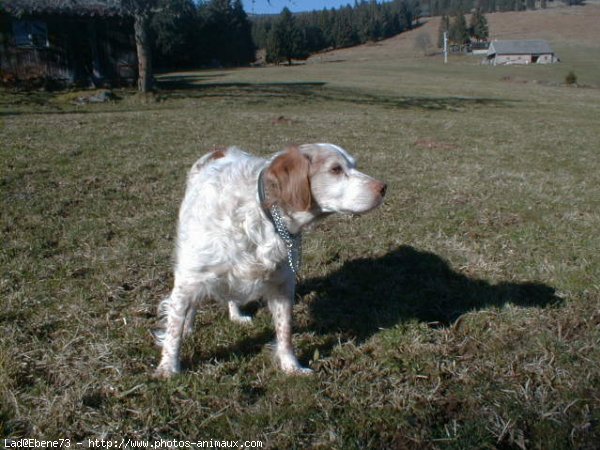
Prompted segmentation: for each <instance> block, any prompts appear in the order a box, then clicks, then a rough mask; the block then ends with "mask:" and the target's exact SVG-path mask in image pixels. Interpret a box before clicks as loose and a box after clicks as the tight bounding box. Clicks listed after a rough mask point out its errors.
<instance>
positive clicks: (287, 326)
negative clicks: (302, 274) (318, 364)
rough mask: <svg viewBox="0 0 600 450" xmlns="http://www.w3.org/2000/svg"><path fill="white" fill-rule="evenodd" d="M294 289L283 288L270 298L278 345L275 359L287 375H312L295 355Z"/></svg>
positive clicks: (290, 287) (270, 308)
mask: <svg viewBox="0 0 600 450" xmlns="http://www.w3.org/2000/svg"><path fill="white" fill-rule="evenodd" d="M293 292H294V287H293V285H292V286H282V287H281V289H280V290H279V291H278V292H274V293H272V295H270V296H269V297H268V304H269V310H270V311H271V314H272V315H273V323H274V325H275V334H276V336H277V344H276V347H275V357H276V358H277V360H278V362H279V366H280V367H281V370H283V371H284V372H285V373H287V374H310V373H312V370H311V369H308V368H305V367H302V366H301V365H300V363H299V362H298V359H297V358H296V355H295V354H294V347H293V345H292V305H293Z"/></svg>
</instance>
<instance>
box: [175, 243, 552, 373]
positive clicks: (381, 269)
mask: <svg viewBox="0 0 600 450" xmlns="http://www.w3.org/2000/svg"><path fill="white" fill-rule="evenodd" d="M297 294H298V295H299V296H300V297H303V298H304V299H305V302H306V305H307V306H308V315H309V318H308V323H307V324H305V325H304V326H301V327H298V326H296V327H295V331H297V332H311V333H315V334H316V335H317V336H321V337H324V338H325V339H323V341H324V344H321V345H319V346H318V349H319V353H320V355H321V356H325V357H326V356H328V354H330V352H331V351H332V349H333V348H334V346H335V345H337V343H338V342H339V339H340V338H342V339H343V340H353V341H354V342H355V343H357V344H360V343H362V342H364V341H366V340H367V339H369V338H370V337H371V336H373V335H374V334H376V333H378V332H379V331H381V329H382V328H389V327H392V326H394V325H396V324H399V323H401V322H403V321H410V320H418V321H422V322H426V323H428V324H430V325H431V326H447V325H450V324H451V323H453V322H454V321H455V320H456V319H458V318H459V317H460V316H461V315H462V314H464V313H466V312H468V311H475V310H479V309H484V308H490V307H502V306H503V305H506V304H508V303H511V304H514V305H518V306H525V307H538V308H543V307H547V306H551V305H558V304H560V302H561V299H560V298H559V297H558V296H556V294H555V290H554V288H552V287H550V286H547V285H545V284H542V283H537V282H519V283H515V282H500V283H497V284H491V283H490V282H488V281H485V280H480V279H476V278H471V277H469V276H467V275H464V274H462V273H459V272H457V271H455V270H453V269H452V267H450V265H449V264H448V262H447V261H445V260H444V259H443V258H441V257H439V256H437V255H435V254H434V253H430V252H425V251H420V250H417V249H415V248H413V247H410V246H401V247H398V248H397V249H394V250H393V251H390V252H389V253H387V254H385V255H384V256H381V257H377V258H358V259H354V260H351V261H348V262H346V263H344V265H343V266H342V267H341V268H340V269H338V270H337V271H335V272H333V273H329V274H327V275H325V276H323V277H316V278H308V279H305V280H303V281H301V282H300V283H299V285H298V286H297ZM250 309H251V310H253V311H256V305H254V306H252V307H251V308H250ZM273 337H274V336H273V333H272V331H270V330H264V329H263V330H262V331H260V332H258V333H257V334H254V335H253V336H251V337H249V338H248V339H245V340H243V341H240V342H238V343H234V344H233V345H231V346H228V347H227V348H222V349H220V350H218V351H217V352H216V353H214V352H211V355H210V357H208V359H212V358H216V359H220V360H223V359H224V360H227V359H230V358H232V357H240V356H243V355H248V353H258V352H260V351H261V349H262V348H263V346H264V345H265V344H267V343H268V342H269V341H270V340H271V339H273ZM313 350H314V348H311V349H309V351H313ZM299 357H300V360H301V361H302V362H303V363H305V362H306V360H307V359H310V354H302V352H301V353H300V354H299ZM206 358H207V355H204V357H198V356H196V357H195V358H192V361H184V366H189V367H194V366H196V365H197V364H199V363H200V362H201V361H202V360H205V359H206Z"/></svg>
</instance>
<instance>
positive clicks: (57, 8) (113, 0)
mask: <svg viewBox="0 0 600 450" xmlns="http://www.w3.org/2000/svg"><path fill="white" fill-rule="evenodd" d="M1 11H6V12H7V13H9V14H12V15H15V16H22V15H32V14H62V15H71V16H73V15H74V16H114V15H124V14H125V11H124V9H123V7H122V0H2V2H1V4H0V12H1Z"/></svg>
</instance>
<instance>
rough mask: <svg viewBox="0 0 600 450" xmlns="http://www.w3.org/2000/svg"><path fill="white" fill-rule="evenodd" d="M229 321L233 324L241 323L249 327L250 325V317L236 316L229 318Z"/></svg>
mask: <svg viewBox="0 0 600 450" xmlns="http://www.w3.org/2000/svg"><path fill="white" fill-rule="evenodd" d="M229 319H230V320H231V321H232V322H234V323H241V324H243V325H249V324H251V323H252V317H251V316H244V315H241V314H239V315H237V316H229Z"/></svg>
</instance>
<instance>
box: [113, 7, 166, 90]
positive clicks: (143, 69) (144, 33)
mask: <svg viewBox="0 0 600 450" xmlns="http://www.w3.org/2000/svg"><path fill="white" fill-rule="evenodd" d="M159 2H160V0H123V3H122V5H123V8H124V9H125V11H127V12H129V13H130V14H131V15H132V16H133V30H134V34H135V46H136V51H137V58H138V90H139V91H140V92H149V91H150V90H151V89H152V85H153V80H152V42H151V39H150V21H151V19H152V15H153V14H154V13H155V12H156V11H157V10H158V8H159Z"/></svg>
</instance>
